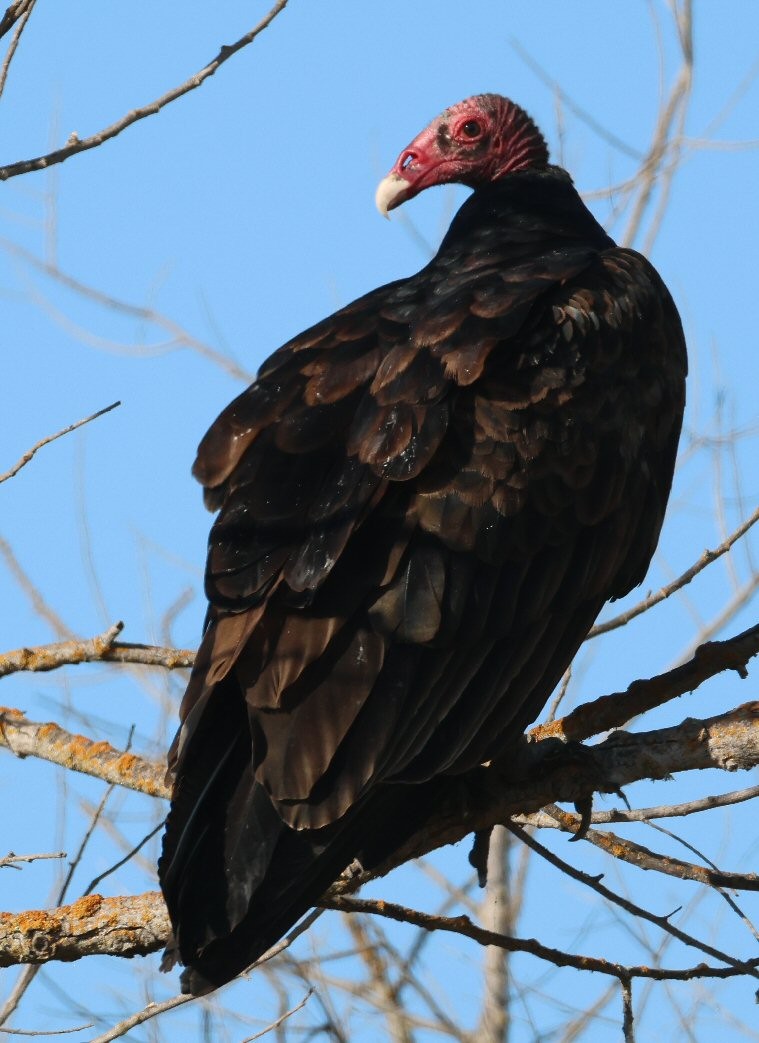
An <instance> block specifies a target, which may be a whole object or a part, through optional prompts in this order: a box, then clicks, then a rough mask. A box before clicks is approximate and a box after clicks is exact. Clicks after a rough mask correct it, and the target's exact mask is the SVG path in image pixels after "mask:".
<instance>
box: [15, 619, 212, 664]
mask: <svg viewBox="0 0 759 1043" xmlns="http://www.w3.org/2000/svg"><path fill="white" fill-rule="evenodd" d="M123 628H124V624H123V623H121V622H119V623H114V625H113V626H112V627H109V629H108V630H106V631H105V633H103V634H99V635H98V636H97V637H91V638H88V639H87V640H84V641H59V642H56V643H55V644H50V645H37V646H36V647H33V648H17V649H14V650H13V651H12V652H4V653H2V654H0V677H6V676H7V675H8V674H15V673H18V672H19V671H21V670H26V671H30V672H35V673H41V672H43V671H46V670H57V669H58V668H59V667H61V666H77V665H78V664H79V663H131V664H136V665H139V666H161V667H164V668H165V669H166V670H182V669H185V668H187V667H191V666H192V664H193V663H194V662H195V653H194V652H193V651H191V650H189V649H180V648H163V647H161V646H160V645H140V644H132V643H129V642H116V641H115V638H116V637H117V635H118V634H120V633H121V631H122V630H123Z"/></svg>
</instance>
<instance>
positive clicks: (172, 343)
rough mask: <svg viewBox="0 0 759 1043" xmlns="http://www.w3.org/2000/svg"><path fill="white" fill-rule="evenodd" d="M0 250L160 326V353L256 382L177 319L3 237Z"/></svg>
mask: <svg viewBox="0 0 759 1043" xmlns="http://www.w3.org/2000/svg"><path fill="white" fill-rule="evenodd" d="M0 247H2V249H3V250H5V251H6V252H7V253H10V254H12V255H13V256H15V257H19V258H21V260H22V261H24V262H25V263H26V264H29V265H30V266H31V267H33V268H36V269H37V270H38V271H40V272H43V273H44V274H45V275H47V276H49V277H50V278H51V279H55V280H56V282H58V283H60V285H62V286H65V287H67V288H68V289H70V290H72V291H73V292H74V293H78V294H79V295H80V296H82V297H85V298H87V299H88V300H92V301H95V302H96V303H97V304H100V305H102V306H103V307H104V308H109V309H110V310H112V311H116V312H119V313H120V314H122V315H129V316H131V317H132V318H135V319H138V320H140V321H141V322H145V323H148V324H150V325H154V326H158V327H160V328H161V329H163V330H166V332H167V333H168V334H169V336H170V339H169V340H168V341H167V342H166V343H165V344H164V345H162V346H160V348H159V349H160V350H162V351H169V350H172V349H174V348H189V349H190V350H191V351H194V352H196V354H198V355H200V356H201V357H202V358H205V359H208V361H209V362H212V363H213V364H214V365H216V366H219V367H220V368H221V369H223V370H224V371H225V372H227V373H229V375H230V376H231V377H233V378H234V379H235V380H240V381H242V382H243V383H244V384H249V383H250V382H251V381H252V380H253V375H252V374H251V373H250V372H249V371H248V370H246V369H244V368H243V367H242V366H240V365H239V364H238V363H237V362H236V361H235V360H234V359H233V358H230V357H229V355H225V354H223V353H222V352H220V351H217V349H216V348H213V347H211V345H210V344H207V343H206V342H205V341H202V340H200V339H199V338H198V337H194V336H193V335H192V334H191V333H190V332H189V331H188V330H186V329H185V328H184V326H182V325H180V324H179V323H178V322H176V321H175V320H174V319H171V318H169V316H168V315H164V314H163V312H160V311H157V310H156V309H155V308H150V307H147V306H144V305H141V304H132V303H131V302H130V301H124V300H121V298H119V297H114V296H113V295H112V294H109V293H104V292H103V291H102V290H98V289H97V288H96V287H94V286H90V285H88V284H87V283H84V282H82V281H81V280H80V279H75V278H74V277H73V276H71V275H68V274H66V272H63V271H61V269H60V268H59V267H58V265H57V264H53V263H51V262H50V261H47V260H45V259H43V258H41V257H38V256H37V255H36V254H35V253H33V252H32V251H31V250H27V249H26V247H24V246H21V245H20V244H19V243H14V242H13V241H12V240H11V239H5V238H3V237H2V236H0ZM40 303H43V304H44V306H45V307H46V308H47V309H48V310H49V311H51V312H52V313H53V314H54V315H55V316H56V317H57V319H58V321H59V322H62V323H63V324H64V325H66V324H68V325H73V324H71V323H70V320H68V319H67V318H66V317H65V316H64V314H63V313H62V312H60V311H58V309H54V308H52V306H51V305H50V304H49V302H47V301H46V300H45V298H44V297H40ZM76 330H77V331H78V332H77V336H79V337H80V338H84V339H86V340H88V341H89V342H90V343H92V344H93V346H94V347H95V348H103V347H106V348H108V347H113V345H112V344H111V343H110V342H108V341H105V340H104V339H103V338H95V337H94V336H92V335H91V334H86V335H85V333H84V331H83V329H82V327H76ZM118 350H119V351H124V350H129V349H128V348H126V349H125V348H124V346H123V345H119V346H118ZM153 350H154V351H155V350H156V348H155V347H154V348H153Z"/></svg>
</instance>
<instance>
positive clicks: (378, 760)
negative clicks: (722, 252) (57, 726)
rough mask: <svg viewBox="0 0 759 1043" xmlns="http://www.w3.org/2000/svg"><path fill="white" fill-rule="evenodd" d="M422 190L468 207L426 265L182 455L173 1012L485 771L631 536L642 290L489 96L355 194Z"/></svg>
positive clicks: (654, 463)
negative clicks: (183, 685)
mask: <svg viewBox="0 0 759 1043" xmlns="http://www.w3.org/2000/svg"><path fill="white" fill-rule="evenodd" d="M449 183H460V184H463V185H465V186H468V187H469V188H470V189H472V190H473V191H472V192H471V194H470V195H469V197H468V198H467V199H466V200H465V202H464V203H463V205H462V206H461V208H460V209H459V211H458V213H457V214H456V215H455V217H454V218H453V221H452V223H451V225H450V228H449V229H448V232H447V233H446V234H445V236H444V238H443V240H442V242H441V245H440V248H439V249H438V251H437V253H436V254H435V256H434V257H433V258H432V259H431V260H430V261H429V263H428V264H426V265H425V266H424V267H423V268H422V269H421V270H420V271H419V272H417V273H416V274H414V275H411V276H410V277H408V278H402V279H399V280H397V281H395V282H391V283H389V284H387V285H385V286H381V287H379V288H378V289H375V290H373V291H371V292H369V293H367V294H366V295H364V296H362V297H360V298H359V299H358V300H356V301H354V302H353V303H351V304H348V305H347V306H346V307H343V308H341V309H340V310H338V311H336V312H335V313H334V314H333V315H331V316H329V317H328V318H326V319H324V320H323V321H321V322H319V323H317V324H316V325H315V326H312V327H311V328H310V329H308V330H306V331H305V332H303V333H301V334H299V335H298V336H296V337H294V338H293V339H292V340H290V341H288V342H287V343H286V344H284V345H283V346H282V347H280V348H279V349H278V350H277V351H275V352H274V353H273V354H272V355H271V356H270V357H269V358H268V360H267V361H266V362H264V363H263V365H262V366H261V368H260V370H259V372H258V375H257V378H256V379H255V381H254V382H253V384H252V385H251V386H250V387H249V388H247V390H245V391H243V392H242V394H240V395H239V396H238V397H237V398H236V399H235V400H234V401H233V402H232V403H231V404H230V405H229V406H227V408H226V409H224V410H223V412H222V413H221V414H220V416H219V417H218V418H217V420H216V421H215V422H214V423H213V424H212V426H211V427H210V429H209V431H208V433H207V434H206V435H205V437H204V438H203V440H202V441H201V443H200V446H199V449H198V453H197V458H196V460H195V464H194V468H193V473H194V475H195V477H196V478H197V479H198V480H199V481H200V482H201V484H202V485H203V487H204V497H205V503H206V506H207V507H208V508H209V509H210V510H211V511H214V512H217V513H216V518H215V521H214V522H213V526H212V528H211V532H210V537H209V544H208V557H207V565H206V573H205V591H206V595H207V598H208V603H209V606H208V612H207V616H206V623H205V628H204V633H203V637H202V641H201V644H200V647H199V650H198V653H197V657H196V661H195V665H194V668H193V671H192V673H191V676H190V680H189V683H188V687H187V690H186V693H185V695H184V698H183V700H182V704H181V708H180V727H179V731H178V733H177V737H176V739H175V740H174V743H173V745H172V747H171V750H170V753H169V777H170V779H171V780H172V803H171V808H170V813H169V815H168V818H167V824H166V830H165V835H164V840H163V848H162V855H161V858H160V861H159V879H160V883H161V887H162V890H163V894H164V897H165V900H166V905H167V908H168V911H169V916H170V920H171V925H172V939H171V940H170V943H169V945H168V947H167V950H166V955H165V960H164V965H165V966H167V967H168V966H171V965H172V964H173V963H174V962H176V961H179V962H181V963H182V964H183V965H184V967H185V970H184V971H183V974H182V979H181V980H182V988H183V990H184V991H185V992H189V993H192V994H194V995H202V994H205V993H208V992H210V991H212V990H213V989H215V988H218V987H219V986H220V985H222V984H224V983H226V982H227V981H229V980H231V979H232V978H234V977H235V976H236V975H237V974H239V973H240V972H241V971H243V970H244V969H245V968H246V967H248V966H249V965H250V964H251V963H253V962H254V961H255V960H257V959H258V958H259V957H261V955H262V954H264V953H265V952H266V951H267V950H269V949H270V948H271V946H272V945H274V944H275V943H276V942H277V941H278V939H280V938H281V937H282V936H283V935H284V934H286V933H287V932H288V931H289V930H290V929H291V928H292V927H293V925H294V924H295V923H296V922H297V921H298V920H299V919H300V918H301V917H302V916H303V915H304V914H305V913H306V912H307V911H308V910H309V908H310V907H311V906H312V905H314V904H315V903H317V902H318V899H319V898H320V896H321V895H322V894H323V893H324V891H325V890H326V889H327V888H328V887H329V886H330V884H332V883H333V882H334V881H335V880H336V879H337V878H339V877H340V875H341V874H342V873H343V872H344V871H345V870H346V868H348V867H349V866H353V865H354V864H357V865H359V866H361V867H363V868H367V867H370V866H372V865H377V864H379V863H380V862H382V861H383V860H384V859H386V858H388V857H389V856H390V855H391V854H392V853H393V851H395V850H397V849H398V847H399V845H400V843H401V841H402V840H404V839H407V838H408V834H409V831H410V830H411V831H413V829H414V826H415V824H417V823H418V822H419V821H420V820H421V819H420V816H422V815H423V814H424V813H426V812H428V811H429V810H430V809H431V807H432V806H433V805H434V800H435V797H434V793H435V786H436V784H438V783H440V784H442V783H443V782H445V781H446V780H456V779H462V778H466V776H467V773H470V772H472V771H475V770H476V769H477V768H478V766H479V765H482V764H484V763H487V762H488V761H491V760H494V759H496V760H497V759H499V758H508V756H509V754H510V751H512V750H514V749H515V748H516V745H517V744H518V743H519V741H520V739H521V737H522V736H523V734H524V730H525V728H526V727H527V726H528V725H529V724H530V723H531V722H532V721H534V720H535V718H536V717H537V716H538V715H539V713H540V711H541V709H542V708H543V706H544V705H545V703H546V701H547V700H548V698H549V697H550V694H551V692H552V690H553V689H554V688H555V686H556V684H557V683H558V681H559V680H560V678H561V677H562V675H563V673H564V671H565V670H566V669H567V667H568V665H569V663H570V662H571V660H572V658H573V656H574V655H575V653H576V652H577V650H578V648H579V647H580V645H581V643H582V642H583V640H584V639H585V637H586V635H587V634H588V631H589V629H590V628H591V626H592V625H593V622H594V620H595V619H596V617H597V615H598V614H599V612H600V610H601V608H602V607H603V606H604V604H605V603H606V602H607V601H609V600H613V599H616V598H620V597H622V596H623V595H625V594H627V593H628V592H629V591H630V590H632V589H633V588H634V587H635V586H636V585H638V584H640V583H641V582H642V580H643V578H644V576H645V574H646V571H647V569H648V566H649V563H650V561H651V558H652V555H653V553H654V550H655V548H656V545H657V541H658V538H659V533H660V530H661V526H662V521H663V517H664V512H665V507H666V504H667V499H668V496H669V492H670V487H671V483H672V477H673V471H674V467H675V457H676V452H677V445H678V439H679V434H680V428H681V424H682V416H683V409H684V404H685V377H686V371H687V361H686V347H685V340H684V335H683V330H682V325H681V322H680V318H679V315H678V312H677V309H676V306H675V304H674V302H673V300H672V297H671V296H670V293H669V292H668V290H667V288H666V286H665V284H664V282H663V281H662V279H661V277H660V276H659V274H658V273H657V272H656V270H655V269H654V268H653V266H652V265H651V264H650V263H649V261H648V260H646V258H645V257H643V256H642V255H641V254H639V253H637V252H635V251H634V250H632V249H627V248H623V247H619V246H617V245H616V244H615V242H614V241H613V239H611V238H610V236H609V235H608V234H607V233H606V231H605V230H604V229H603V227H602V226H601V225H600V224H599V223H598V221H597V220H596V219H595V217H594V216H593V215H592V214H591V213H590V211H589V210H588V208H587V207H586V206H585V204H584V203H583V201H582V200H581V198H580V196H579V194H578V192H577V190H576V189H575V187H574V185H573V182H572V179H571V177H570V175H569V174H568V173H567V172H566V171H565V170H563V169H562V168H560V167H558V166H555V165H553V164H551V163H550V162H549V153H548V147H547V145H546V142H545V139H544V137H543V135H542V133H541V132H540V130H539V129H538V127H537V126H536V124H535V122H534V121H533V120H532V119H531V118H530V116H529V115H528V114H527V113H526V112H525V110H524V109H522V108H521V107H520V106H519V105H517V104H516V103H515V102H513V101H511V100H509V99H507V98H505V97H502V96H501V95H498V94H479V95H475V96H473V97H470V98H467V99H466V100H464V101H462V102H459V103H457V104H455V105H453V106H451V107H450V108H448V109H446V110H445V111H444V112H443V113H442V114H441V115H440V116H438V117H436V118H435V119H434V120H433V121H432V122H431V123H430V124H429V125H428V126H427V127H426V128H425V129H424V130H423V131H422V132H421V133H420V134H418V135H417V137H415V138H414V139H413V141H411V143H410V144H409V145H408V146H407V147H406V148H405V149H403V151H402V152H401V153H400V155H399V157H398V159H397V161H396V163H395V164H394V165H393V167H392V169H391V171H390V173H389V174H388V175H387V176H386V177H385V178H384V179H383V180H382V181H381V183H380V185H379V188H378V190H377V195H376V203H377V206H378V208H379V210H380V212H381V213H382V214H384V215H385V216H387V215H388V213H389V212H390V211H391V210H393V209H395V208H396V207H398V206H399V205H401V204H402V203H405V202H407V201H408V200H410V199H412V198H413V197H414V196H416V195H418V194H419V193H420V192H422V191H424V190H426V189H428V188H431V187H433V186H437V185H443V184H449Z"/></svg>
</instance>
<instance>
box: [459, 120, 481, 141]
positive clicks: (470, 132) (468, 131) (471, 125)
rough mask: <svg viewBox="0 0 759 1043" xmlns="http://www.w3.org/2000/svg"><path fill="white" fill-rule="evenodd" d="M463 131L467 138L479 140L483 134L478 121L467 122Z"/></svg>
mask: <svg viewBox="0 0 759 1043" xmlns="http://www.w3.org/2000/svg"><path fill="white" fill-rule="evenodd" d="M461 130H462V132H463V133H464V135H465V137H467V138H478V137H479V136H480V134H482V125H481V124H480V122H479V121H478V120H467V121H466V123H465V124H464V125H463V127H462V128H461Z"/></svg>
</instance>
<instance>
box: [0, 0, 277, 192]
mask: <svg viewBox="0 0 759 1043" xmlns="http://www.w3.org/2000/svg"><path fill="white" fill-rule="evenodd" d="M286 6H287V0H277V3H275V4H274V6H273V7H272V8H271V10H270V11H269V13H268V14H267V15H265V16H264V17H263V18H262V19H261V21H260V22H259V23H258V25H256V26H255V27H254V28H253V29H251V30H250V32H247V33H246V34H245V35H244V36H241V37H240V39H239V40H236V41H235V42H234V43H232V44H228V45H225V46H224V47H222V48H221V50H220V51H219V53H218V54H217V55H216V57H215V58H213V59H212V60H211V61H210V62H209V63H208V65H206V66H204V68H202V69H200V70H199V71H198V72H196V73H195V74H194V75H193V76H191V77H190V78H189V79H188V80H185V81H184V83H181V84H179V86H178V87H174V88H172V90H170V91H167V92H166V93H165V94H162V95H161V97H160V98H156V100H155V101H152V102H150V103H149V104H148V105H143V106H141V107H140V108H138V109H133V110H132V111H131V112H128V113H127V114H126V115H125V116H122V118H121V119H120V120H117V121H116V122H115V123H112V124H110V126H108V127H105V128H104V129H103V130H101V131H98V133H97V134H93V135H91V136H90V137H88V138H79V137H77V136H76V135H75V134H72V135H71V137H70V138H69V140H68V141H67V143H66V144H65V145H64V147H63V148H60V149H56V150H55V151H54V152H48V153H47V154H46V155H44V156H37V157H36V158H35V159H25V160H21V161H20V162H18V163H9V164H8V165H7V166H4V167H0V181H7V180H8V178H11V177H17V176H18V175H19V174H28V173H29V172H30V171H32V170H44V169H45V168H46V167H50V166H52V165H53V164H55V163H63V161H64V160H66V159H68V158H69V156H75V155H77V154H78V153H80V152H85V151H87V149H91V148H97V147H98V145H102V144H103V142H105V141H108V140H110V139H111V138H115V137H116V135H117V134H120V133H121V132H122V131H123V130H126V128H127V127H129V126H131V125H132V124H133V123H136V122H137V121H138V120H141V119H144V118H145V117H146V116H154V115H155V114H156V113H157V112H160V111H161V109H163V108H165V107H166V106H167V105H170V104H171V102H173V101H176V100H177V98H181V97H182V95H184V94H188V93H189V92H190V91H192V90H195V89H196V88H197V87H200V86H201V84H203V83H205V81H206V80H207V79H208V78H209V77H210V76H213V74H214V73H215V72H216V70H217V69H218V68H219V67H220V66H221V65H223V64H224V62H226V61H228V59H229V58H231V57H232V55H233V54H236V53H237V52H238V51H240V50H242V48H243V47H247V46H248V44H250V43H252V42H253V41H254V40H255V38H256V37H257V36H258V35H259V33H261V32H263V30H264V29H266V27H267V26H268V25H270V24H271V22H272V21H273V20H274V19H275V18H276V17H277V15H278V14H279V13H280V11H282V10H284V8H285V7H286Z"/></svg>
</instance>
